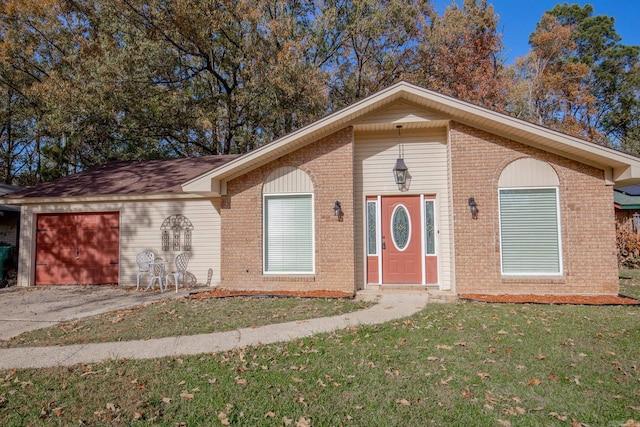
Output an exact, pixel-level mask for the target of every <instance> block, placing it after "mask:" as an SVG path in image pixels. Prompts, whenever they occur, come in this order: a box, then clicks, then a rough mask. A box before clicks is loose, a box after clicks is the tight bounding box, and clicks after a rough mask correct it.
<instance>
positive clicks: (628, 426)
mask: <svg viewBox="0 0 640 427" xmlns="http://www.w3.org/2000/svg"><path fill="white" fill-rule="evenodd" d="M622 427H640V423H637V422H635V420H627V422H626V423H624V424H622Z"/></svg>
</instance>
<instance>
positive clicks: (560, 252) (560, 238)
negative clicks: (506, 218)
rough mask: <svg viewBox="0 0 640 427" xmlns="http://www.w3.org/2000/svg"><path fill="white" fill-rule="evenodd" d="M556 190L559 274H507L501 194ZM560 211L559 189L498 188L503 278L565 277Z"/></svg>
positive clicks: (501, 270)
mask: <svg viewBox="0 0 640 427" xmlns="http://www.w3.org/2000/svg"><path fill="white" fill-rule="evenodd" d="M549 189H552V190H555V192H556V218H557V224H556V227H557V230H558V266H559V270H560V271H559V272H558V273H544V272H531V273H524V272H523V273H505V272H504V263H503V259H502V255H503V248H502V212H501V208H500V205H501V203H500V192H501V191H503V190H549ZM560 214H561V211H560V189H559V188H558V187H555V186H553V187H503V188H498V226H499V230H500V236H499V238H500V273H501V274H502V276H503V277H563V276H564V259H563V258H564V257H563V250H562V218H561V215H560Z"/></svg>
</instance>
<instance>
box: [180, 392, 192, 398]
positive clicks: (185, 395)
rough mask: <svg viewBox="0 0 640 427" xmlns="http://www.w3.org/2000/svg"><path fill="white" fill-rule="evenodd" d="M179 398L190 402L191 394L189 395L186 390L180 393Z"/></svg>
mask: <svg viewBox="0 0 640 427" xmlns="http://www.w3.org/2000/svg"><path fill="white" fill-rule="evenodd" d="M180 397H184V398H185V399H187V400H191V399H193V394H191V393H189V392H188V391H187V390H182V393H180Z"/></svg>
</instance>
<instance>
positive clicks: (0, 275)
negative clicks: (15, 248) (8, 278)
mask: <svg viewBox="0 0 640 427" xmlns="http://www.w3.org/2000/svg"><path fill="white" fill-rule="evenodd" d="M9 250H11V246H0V280H2V279H4V262H5V261H6V260H7V259H8V258H9Z"/></svg>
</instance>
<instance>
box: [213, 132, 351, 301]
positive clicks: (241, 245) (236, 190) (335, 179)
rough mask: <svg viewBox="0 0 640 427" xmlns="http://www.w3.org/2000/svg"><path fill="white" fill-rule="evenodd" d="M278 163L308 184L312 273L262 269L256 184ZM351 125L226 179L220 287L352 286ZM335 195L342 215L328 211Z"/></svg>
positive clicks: (309, 288)
mask: <svg viewBox="0 0 640 427" xmlns="http://www.w3.org/2000/svg"><path fill="white" fill-rule="evenodd" d="M283 166H293V167H296V168H299V169H301V170H303V171H305V172H306V173H307V174H308V175H309V177H310V178H311V181H312V182H313V186H314V213H315V224H314V226H315V274H314V275H300V276H291V275H271V274H270V275H265V274H263V262H262V261H263V260H262V258H263V254H262V251H263V242H262V231H263V230H262V229H263V224H262V220H263V219H262V213H263V211H262V200H263V199H262V187H263V185H264V183H265V180H266V179H267V178H268V177H269V175H270V174H271V172H273V171H274V170H275V169H278V168H280V167H283ZM353 198H354V195H353V129H352V128H351V127H348V128H345V129H342V130H340V131H338V132H336V133H334V134H332V135H330V136H328V137H325V138H323V139H321V140H319V141H316V142H313V143H311V144H309V145H307V146H305V147H303V148H301V149H298V150H296V151H294V152H293V153H290V154H288V155H285V156H283V157H281V158H279V159H277V160H275V161H273V162H271V163H268V164H267V165H265V166H262V167H260V168H258V169H255V170H253V171H251V172H249V173H247V174H245V175H242V176H241V177H238V178H236V179H233V180H231V181H229V182H228V183H227V195H225V196H223V197H222V209H221V218H222V230H221V234H222V263H221V285H220V286H221V287H222V288H225V289H238V290H240V289H242V290H247V289H251V290H264V291H276V290H286V291H314V290H336V291H344V292H354V291H355V287H354V286H355V267H354V257H355V247H354V221H353V220H354V218H353V212H354V209H353V206H354V199H353ZM336 200H339V201H340V203H341V204H342V210H343V212H344V218H343V221H342V222H339V221H338V219H337V217H335V216H334V215H333V205H334V203H335V201H336Z"/></svg>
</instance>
